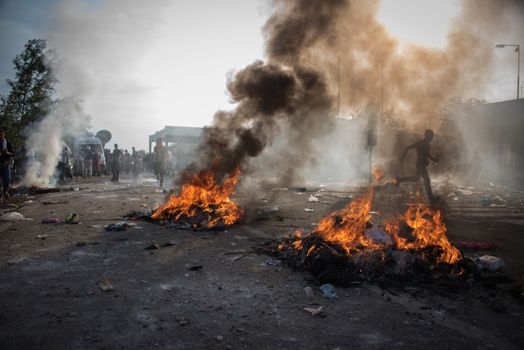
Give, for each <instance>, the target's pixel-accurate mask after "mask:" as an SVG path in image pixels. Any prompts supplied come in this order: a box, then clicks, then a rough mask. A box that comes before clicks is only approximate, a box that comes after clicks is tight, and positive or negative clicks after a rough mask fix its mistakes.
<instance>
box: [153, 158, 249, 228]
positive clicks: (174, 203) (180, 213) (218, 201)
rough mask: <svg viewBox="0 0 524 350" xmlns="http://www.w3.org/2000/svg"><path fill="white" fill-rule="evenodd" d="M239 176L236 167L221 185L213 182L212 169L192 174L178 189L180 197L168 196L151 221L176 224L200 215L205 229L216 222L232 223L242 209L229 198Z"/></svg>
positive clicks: (213, 174) (213, 173)
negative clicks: (202, 215)
mask: <svg viewBox="0 0 524 350" xmlns="http://www.w3.org/2000/svg"><path fill="white" fill-rule="evenodd" d="M239 173H240V169H239V168H236V169H235V170H234V171H233V173H231V174H230V175H229V177H228V178H227V179H226V180H225V181H224V183H223V184H222V185H218V184H217V183H216V181H215V170H214V169H212V170H207V171H201V172H199V173H197V174H194V175H192V176H191V178H190V179H189V181H188V182H187V183H186V184H184V185H183V186H182V189H181V191H180V195H178V196H177V195H171V196H170V197H169V199H168V200H167V202H166V203H165V204H163V205H161V206H160V207H159V208H157V209H156V210H155V212H154V213H153V214H152V215H151V218H152V219H154V220H174V221H176V220H182V219H184V220H186V219H188V218H195V217H197V216H198V215H200V214H204V215H205V217H207V227H213V226H215V225H217V224H218V223H219V222H223V223H224V224H226V225H232V224H234V223H236V222H237V221H238V219H239V218H240V216H241V215H242V209H241V208H240V207H239V205H238V204H237V203H236V202H235V201H234V200H232V199H231V196H232V195H233V194H234V192H235V185H236V184H237V182H238V174H239Z"/></svg>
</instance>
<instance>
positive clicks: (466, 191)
mask: <svg viewBox="0 0 524 350" xmlns="http://www.w3.org/2000/svg"><path fill="white" fill-rule="evenodd" d="M459 191H460V192H462V194H463V195H465V196H471V195H472V194H473V191H470V190H463V189H460V190H459Z"/></svg>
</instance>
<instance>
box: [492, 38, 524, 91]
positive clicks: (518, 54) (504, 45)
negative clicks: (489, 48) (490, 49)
mask: <svg viewBox="0 0 524 350" xmlns="http://www.w3.org/2000/svg"><path fill="white" fill-rule="evenodd" d="M495 47H497V48H504V47H514V48H515V52H516V53H517V100H518V99H519V89H520V45H518V44H498V45H496V46H495Z"/></svg>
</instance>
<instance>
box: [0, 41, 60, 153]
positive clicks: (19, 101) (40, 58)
mask: <svg viewBox="0 0 524 350" xmlns="http://www.w3.org/2000/svg"><path fill="white" fill-rule="evenodd" d="M53 58H54V52H53V51H52V50H50V49H48V48H47V42H46V41H45V40H42V39H32V40H29V41H28V42H27V44H26V45H25V47H24V50H23V51H22V53H20V54H19V55H17V56H16V57H15V58H14V59H13V65H14V70H15V78H14V79H13V80H11V79H7V84H8V85H9V87H10V92H9V94H8V95H7V96H2V97H1V100H0V128H2V129H4V130H5V131H6V134H7V137H8V139H9V140H10V142H12V143H13V144H14V145H16V146H18V145H20V144H22V143H23V142H24V133H23V132H24V129H25V128H26V127H27V126H28V125H29V124H31V123H32V122H34V121H36V120H38V119H39V118H41V117H43V116H45V115H46V114H47V112H48V111H49V110H50V108H51V106H52V104H53V93H54V85H55V83H56V79H55V77H54V75H53V71H52V69H51V62H52V60H53Z"/></svg>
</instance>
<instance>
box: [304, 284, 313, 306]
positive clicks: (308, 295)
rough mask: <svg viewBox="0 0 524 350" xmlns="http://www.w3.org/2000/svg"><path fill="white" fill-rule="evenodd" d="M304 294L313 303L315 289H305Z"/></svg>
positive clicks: (308, 287)
mask: <svg viewBox="0 0 524 350" xmlns="http://www.w3.org/2000/svg"><path fill="white" fill-rule="evenodd" d="M304 292H305V293H306V298H307V300H308V301H309V302H312V301H313V298H314V295H313V289H312V288H311V287H310V286H307V287H304Z"/></svg>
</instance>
